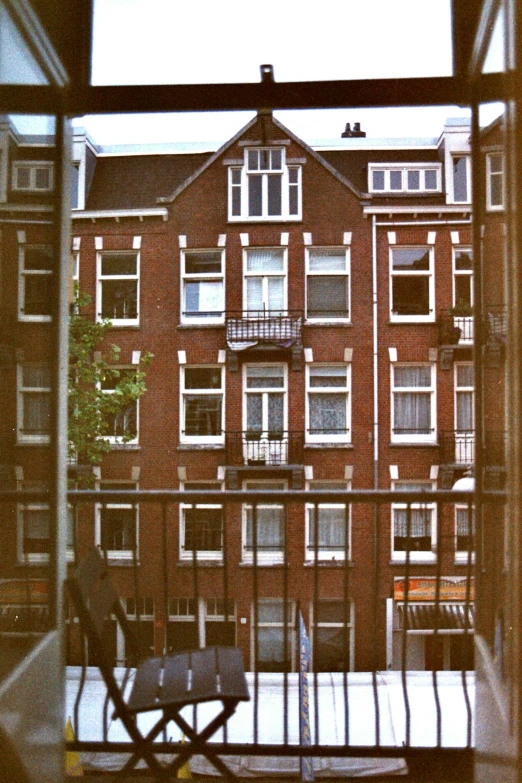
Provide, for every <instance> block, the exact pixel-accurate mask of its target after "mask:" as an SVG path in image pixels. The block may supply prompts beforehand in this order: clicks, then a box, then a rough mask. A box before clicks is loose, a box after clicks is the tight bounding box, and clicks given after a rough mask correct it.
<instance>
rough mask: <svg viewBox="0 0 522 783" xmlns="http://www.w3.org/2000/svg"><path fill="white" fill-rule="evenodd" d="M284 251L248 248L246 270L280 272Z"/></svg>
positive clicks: (282, 266) (282, 267) (282, 265)
mask: <svg viewBox="0 0 522 783" xmlns="http://www.w3.org/2000/svg"><path fill="white" fill-rule="evenodd" d="M283 270H284V253H283V251H282V250H275V249H274V250H272V249H270V250H249V251H248V252H247V272H282V271H283Z"/></svg>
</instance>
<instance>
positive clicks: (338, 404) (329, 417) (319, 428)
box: [310, 393, 346, 435]
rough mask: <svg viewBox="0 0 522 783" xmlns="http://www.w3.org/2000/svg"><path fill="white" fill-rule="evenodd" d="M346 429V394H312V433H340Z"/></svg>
mask: <svg viewBox="0 0 522 783" xmlns="http://www.w3.org/2000/svg"><path fill="white" fill-rule="evenodd" d="M345 431H346V394H321V393H319V394H315V393H314V394H310V432H311V434H316V435H317V434H322V435H327V434H332V435H336V434H340V433H342V432H345Z"/></svg>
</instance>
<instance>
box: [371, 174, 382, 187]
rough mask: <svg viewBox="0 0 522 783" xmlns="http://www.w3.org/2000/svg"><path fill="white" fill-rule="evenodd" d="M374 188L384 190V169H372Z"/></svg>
mask: <svg viewBox="0 0 522 783" xmlns="http://www.w3.org/2000/svg"><path fill="white" fill-rule="evenodd" d="M372 188H373V190H384V171H372Z"/></svg>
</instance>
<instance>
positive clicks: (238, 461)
mask: <svg viewBox="0 0 522 783" xmlns="http://www.w3.org/2000/svg"><path fill="white" fill-rule="evenodd" d="M303 443H304V435H303V433H302V432H289V431H287V430H277V431H272V432H271V431H265V432H262V431H258V430H245V431H243V432H227V433H225V454H226V457H225V459H226V463H227V465H235V466H238V465H250V466H252V467H253V466H256V465H258V466H262V465H267V466H274V467H277V466H282V465H302V464H303Z"/></svg>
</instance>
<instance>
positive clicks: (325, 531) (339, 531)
mask: <svg viewBox="0 0 522 783" xmlns="http://www.w3.org/2000/svg"><path fill="white" fill-rule="evenodd" d="M345 515H346V511H345V509H344V508H324V507H323V506H318V508H317V518H316V516H315V512H314V510H313V509H309V517H308V519H309V523H308V524H309V530H310V546H311V547H315V531H316V528H317V534H318V539H319V544H318V547H319V549H339V550H341V549H344V548H345V531H346V524H345V521H346V520H345Z"/></svg>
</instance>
